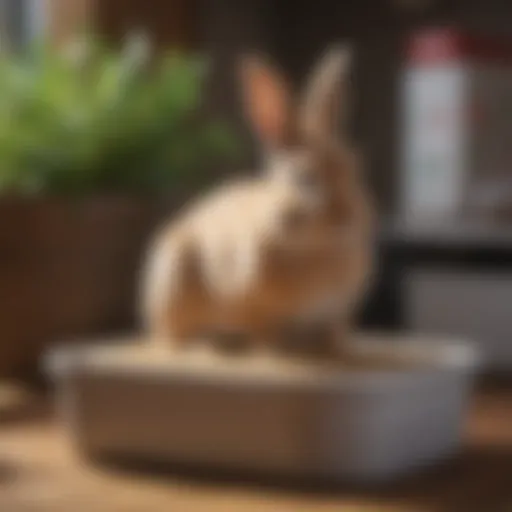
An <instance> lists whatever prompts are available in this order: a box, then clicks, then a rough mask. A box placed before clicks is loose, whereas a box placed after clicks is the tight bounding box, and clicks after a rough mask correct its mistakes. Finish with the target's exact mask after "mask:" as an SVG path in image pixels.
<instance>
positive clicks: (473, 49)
mask: <svg viewBox="0 0 512 512" xmlns="http://www.w3.org/2000/svg"><path fill="white" fill-rule="evenodd" d="M407 57H408V61H409V62H411V63H413V64H421V65H426V64H428V65H432V64H446V63H449V62H461V61H469V62H475V61H478V62H486V63H501V64H512V41H510V40H504V39H497V38H489V37H485V36H476V35H470V34H467V33H464V32H461V31H458V30H456V29H450V28H440V29H427V30H424V31H421V32H417V33H415V34H413V36H412V37H411V38H410V39H409V42H408V45H407Z"/></svg>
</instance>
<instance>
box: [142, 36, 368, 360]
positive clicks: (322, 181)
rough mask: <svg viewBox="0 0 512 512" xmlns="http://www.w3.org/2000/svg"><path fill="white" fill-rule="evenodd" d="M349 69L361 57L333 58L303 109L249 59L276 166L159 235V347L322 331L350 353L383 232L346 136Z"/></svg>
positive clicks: (260, 125)
mask: <svg viewBox="0 0 512 512" xmlns="http://www.w3.org/2000/svg"><path fill="white" fill-rule="evenodd" d="M350 63H351V49H350V47H348V46H334V47H332V48H331V49H330V51H328V52H327V54H326V55H325V56H324V57H323V58H322V59H321V60H320V62H319V64H318V65H317V67H316V69H315V70H314V72H313V73H312V76H311V78H310V80H309V83H308V84H307V87H306V89H305V91H304V94H303V96H302V98H299V99H300V100H301V101H299V102H297V103H296V102H294V101H292V100H293V98H292V94H291V92H290V88H289V86H288V84H287V83H286V81H285V79H284V78H283V76H281V74H280V73H279V72H278V71H277V70H276V69H275V68H274V67H273V66H271V65H270V64H268V63H267V62H264V61H263V60H261V59H260V58H257V57H254V56H253V57H245V58H244V59H242V61H241V66H240V69H239V71H240V73H239V74H240V82H241V86H242V93H243V94H242V98H243V100H244V102H243V103H244V105H245V110H246V114H247V116H248V118H249V120H250V122H251V124H252V127H253V130H254V132H255V134H256V135H257V137H258V141H259V143H260V144H261V149H262V153H263V156H264V159H265V165H264V167H263V169H262V171H261V172H260V173H259V174H258V175H256V176H252V177H245V178H240V179H238V180H234V181H230V182H227V183H224V184H221V185H220V186H218V187H217V188H216V189H215V190H213V191H211V192H210V193H209V194H208V195H207V196H206V197H202V198H200V199H199V200H196V201H195V202H193V203H191V204H190V205H189V206H188V207H187V208H186V209H185V210H184V211H182V212H181V214H180V215H178V216H177V217H176V218H174V219H172V220H171V221H170V223H169V224H167V225H164V227H163V229H162V230H161V231H159V232H158V233H157V234H156V237H155V239H154V240H153V243H152V244H151V246H150V248H149V254H148V258H147V260H146V265H145V267H144V272H143V284H142V293H141V313H142V317H143V321H144V323H145V326H146V328H147V330H148V332H149V338H150V339H151V340H153V341H154V342H159V343H163V344H164V345H163V346H165V347H170V346H171V345H172V344H174V346H176V347H180V346H184V345H186V344H187V342H189V341H191V340H194V339H198V337H201V336H203V335H208V334H211V333H225V334H228V333H244V334H246V335H248V336H249V337H250V338H251V339H252V340H254V344H253V346H255V347H260V348H263V350H268V349H269V348H270V349H271V350H272V346H273V345H275V344H276V343H277V338H278V333H279V329H280V328H281V327H282V326H284V325H288V324H290V325H291V324H296V325H299V326H300V325H304V326H306V325H308V324H309V323H314V322H318V323H323V324H325V325H328V326H329V332H330V335H329V339H330V341H329V343H332V346H333V347H337V348H336V350H339V347H343V343H345V342H346V340H347V339H348V338H349V335H350V332H351V323H352V318H353V315H354V313H355V311H356V309H357V306H358V305H359V304H360V302H361V299H362V297H363V296H364V293H365V290H366V288H367V284H368V282H369V278H370V276H371V275H372V269H373V251H372V239H373V231H374V228H373V227H374V209H373V205H372V201H371V197H370V194H369V192H368V190H367V188H366V186H365V183H364V180H363V178H362V175H361V170H360V167H361V165H360V161H359V157H358V154H357V152H356V151H355V149H354V148H353V147H352V146H351V144H350V143H349V140H348V137H347V135H346V133H345V131H344V130H343V131H342V133H341V135H340V136H338V137H337V133H336V132H337V130H336V126H337V124H338V122H339V121H340V118H339V116H340V114H342V113H344V112H346V106H347V105H346V103H347V92H348V91H347V89H348V76H349V70H350ZM340 109H341V112H340ZM344 118H345V116H343V118H342V119H343V120H344ZM340 124H341V123H340Z"/></svg>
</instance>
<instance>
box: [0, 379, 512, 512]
mask: <svg viewBox="0 0 512 512" xmlns="http://www.w3.org/2000/svg"><path fill="white" fill-rule="evenodd" d="M0 511H1V512H29V511H35V512H39V511H41V512H46V511H48V512H139V511H140V512H146V511H147V512H182V511H183V512H196V511H197V512H260V511H261V512H303V511H311V512H327V511H333V512H334V511H337V512H338V511H340V512H344V511H347V512H349V511H360V512H366V511H375V512H377V511H378V512H386V511H407V512H416V511H418V512H419V511H428V512H431V511H432V512H434V511H435V512H437V511H439V512H471V511H476V512H512V389H510V388H505V389H504V388H499V389H492V390H487V389H486V390H485V391H484V390H482V391H480V392H479V393H478V394H477V395H476V396H475V399H474V402H473V407H472V411H471V414H470V418H469V420H468V425H467V434H466V448H465V450H464V452H463V453H462V454H461V456H460V458H458V459H457V460H455V461H453V462H451V463H450V464H448V465H445V466H444V467H442V468H439V467H438V468H433V469H431V470H430V471H429V472H428V473H426V474H423V475H420V476H415V477H411V478H410V479H409V481H407V482H401V483H399V484H396V485H393V486H391V487H387V488H383V489H373V490H369V489H367V490H361V489H359V490H356V489H346V488H334V489H333V488H329V489H318V488H316V489H307V490H306V489H304V488H302V489H301V488H297V487H293V486H290V485H288V486H279V485H277V484H274V485H271V484H269V483H267V484H262V483H260V484H259V485H258V484H256V483H255V482H252V483H251V482H247V481H245V482H240V481H238V482H235V481H226V480H225V479H224V480H223V481H221V480H219V479H215V480H212V479H207V478H204V476H203V477H199V476H191V475H190V474H188V475H184V474H179V473H176V472H175V473H166V474H162V473H158V474H155V473H151V472H140V471H139V472H137V473H134V472H133V471H132V472H129V471H127V470H122V469H119V468H117V469H113V468H106V467H100V466H93V465H91V464H85V463H84V462H81V461H80V460H79V458H78V457H77V455H76V454H75V453H74V452H73V450H72V448H71V446H70V445H69V443H68V442H67V439H66V436H65V435H64V434H63V432H62V430H61V428H60V427H59V424H58V422H57V421H56V420H55V419H54V418H53V417H52V415H51V414H50V413H48V406H47V401H46V400H43V401H39V399H38V401H36V402H33V403H31V404H30V406H28V407H27V409H26V410H25V412H24V413H23V414H19V415H18V416H16V415H11V416H7V417H5V416H4V418H3V419H2V415H1V411H0Z"/></svg>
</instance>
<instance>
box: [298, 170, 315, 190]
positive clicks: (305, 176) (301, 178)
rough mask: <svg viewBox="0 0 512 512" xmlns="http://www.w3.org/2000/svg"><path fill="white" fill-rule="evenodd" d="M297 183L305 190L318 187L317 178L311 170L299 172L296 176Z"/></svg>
mask: <svg viewBox="0 0 512 512" xmlns="http://www.w3.org/2000/svg"><path fill="white" fill-rule="evenodd" d="M297 183H298V185H299V186H300V187H301V188H304V189H306V190H309V189H316V188H318V178H317V176H315V175H314V174H313V173H312V172H301V173H299V174H298V176H297Z"/></svg>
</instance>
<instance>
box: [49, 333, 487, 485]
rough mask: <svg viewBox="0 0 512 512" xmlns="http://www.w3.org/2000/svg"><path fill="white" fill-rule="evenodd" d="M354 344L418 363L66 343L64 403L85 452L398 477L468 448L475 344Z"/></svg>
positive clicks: (374, 339) (53, 368) (59, 367)
mask: <svg viewBox="0 0 512 512" xmlns="http://www.w3.org/2000/svg"><path fill="white" fill-rule="evenodd" d="M354 347H355V348H354V350H356V351H359V352H361V353H362V352H366V353H369V354H379V355H381V356H386V357H393V358H395V357H396V358H400V359H403V360H405V361H414V362H415V363H418V364H417V366H415V367H412V368H411V367H407V368H406V369H404V368H402V369H400V368H396V367H395V368H394V369H391V368H387V369H373V370H364V371H354V370H340V369H339V368H337V369H336V368H333V367H326V366H325V365H322V364H321V363H319V362H317V363H313V362H310V363H305V362H302V363H300V362H297V361H295V362H293V361H286V360H282V359H281V360H275V361H270V360H263V359H253V358H250V357H248V356H237V357H234V356H230V357H228V356H220V355H217V356H213V355H205V354H204V353H195V352H190V353H185V354H182V355H179V354H169V355H162V354H161V353H160V354H158V353H157V352H155V351H153V352H152V351H151V350H150V349H147V348H144V345H143V344H142V343H134V342H130V340H127V341H126V342H123V343H121V344H119V343H115V344H114V343H110V344H105V345H103V346H97V345H90V346H82V347H77V346H74V347H71V348H70V347H67V348H63V349H56V350H54V351H53V352H52V353H51V354H49V357H48V359H47V363H48V370H49V372H50V374H51V376H52V378H53V379H54V381H55V384H56V389H57V396H58V405H59V412H60V414H61V416H62V420H63V423H64V425H65V426H66V428H67V429H68V432H69V434H70V436H71V438H72V439H73V440H74V442H76V443H77V446H79V447H80V449H81V450H84V451H85V452H86V453H91V454H94V455H108V456H122V457H123V456H124V457H131V458H135V459H138V458H139V459H141V460H145V461H155V462H170V463H174V464H175V463H178V464H181V463H184V464H187V465H196V466H198V467H202V466H204V467H210V468H211V467H216V468H219V469H225V470H235V471H238V470H244V471H249V472H250V471H256V472H258V473H261V472H263V473H268V474H269V475H274V474H275V475H280V476H291V477H296V476H297V477H306V478H321V479H322V478H325V479H329V480H333V479H334V480H347V481H361V482H369V481H375V480H377V481H378V480H389V479H392V478H396V477H399V476H400V475H403V474H406V473H410V472H411V471H415V470H418V469H420V468H422V467H424V466H427V465H430V464H432V463H434V462H436V461H439V460H441V459H444V458H447V457H450V456H452V455H454V454H455V453H456V452H457V451H458V449H459V448H460V444H461V439H462V435H461V433H462V428H463V425H464V420H465V415H466V412H467V406H468V399H469V397H470V392H471V387H472V382H473V376H474V373H475V369H476V366H477V365H476V363H477V357H476V353H475V352H474V349H473V348H472V347H471V346H470V345H468V344H466V343H461V342H455V341H446V340H439V339H429V338H421V337H418V338H411V337H402V338H398V337H394V336H393V337H389V336H387V337H383V336H369V335H365V336H362V337H361V338H360V339H359V340H358V341H357V343H356V344H355V345H354Z"/></svg>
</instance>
